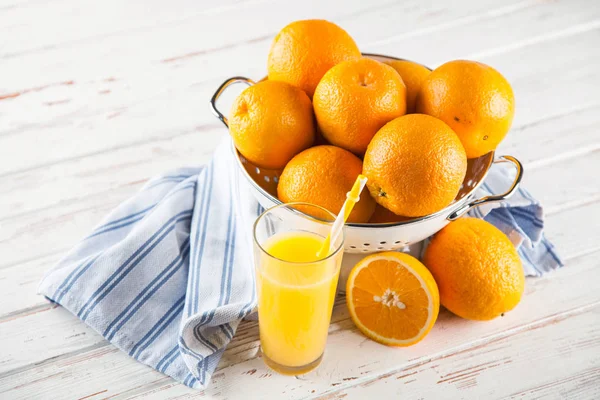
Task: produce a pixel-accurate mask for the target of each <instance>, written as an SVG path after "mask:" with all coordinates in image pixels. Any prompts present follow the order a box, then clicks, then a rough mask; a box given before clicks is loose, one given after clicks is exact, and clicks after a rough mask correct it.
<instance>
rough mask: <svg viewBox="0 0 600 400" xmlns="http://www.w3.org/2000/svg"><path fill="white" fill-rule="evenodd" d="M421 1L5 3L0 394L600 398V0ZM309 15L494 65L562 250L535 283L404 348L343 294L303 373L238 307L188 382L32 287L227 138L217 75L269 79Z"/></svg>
mask: <svg viewBox="0 0 600 400" xmlns="http://www.w3.org/2000/svg"><path fill="white" fill-rule="evenodd" d="M433 3H434V2H430V1H423V0H419V1H417V0H403V1H391V0H388V1H386V0H378V1H365V0H346V1H336V2H333V1H327V2H326V1H320V0H306V1H289V2H283V1H273V0H238V1H234V0H221V1H219V2H216V1H210V2H209V1H206V0H202V1H200V0H171V1H157V0H154V1H121V0H104V1H94V2H91V1H80V0H0V398H3V399H8V398H47V399H59V398H70V399H71V398H72V399H77V398H81V399H83V398H86V399H100V398H118V399H123V398H135V397H148V398H157V399H163V398H176V397H177V398H179V397H182V396H183V397H186V396H190V397H194V396H197V397H207V398H216V399H225V398H227V399H238V398H243V399H245V400H249V399H254V398H293V399H299V398H321V399H339V398H345V399H363V398H373V399H389V398H434V399H439V398H501V397H505V396H506V397H517V398H520V397H526V398H539V397H550V398H564V397H569V398H599V397H600V287H599V282H600V261H599V259H600V229H599V228H600V184H599V183H598V182H599V178H598V173H599V172H600V95H599V94H598V92H599V91H600V2H598V1H597V0H587V1H586V0H574V1H567V0H547V1H543V0H465V1H459V2H454V1H453V2H447V1H439V2H435V4H433ZM311 17H320V18H326V19H330V20H332V21H334V22H337V23H339V24H340V25H341V26H343V27H344V28H345V29H347V30H348V31H349V32H350V33H351V34H352V35H353V36H354V38H355V39H356V41H357V42H358V44H359V46H360V48H361V49H362V50H363V51H368V52H374V53H383V54H391V55H396V56H400V57H405V58H409V59H413V60H417V61H420V62H423V63H425V64H428V65H430V66H437V65H439V64H440V63H442V62H444V61H447V60H450V59H457V58H468V59H474V60H481V61H483V62H485V63H488V64H490V65H492V66H494V67H496V68H497V69H498V70H500V71H501V72H502V73H503V74H504V75H505V76H506V77H507V78H508V79H509V81H510V82H511V83H512V85H513V87H514V89H515V94H516V99H517V114H516V118H515V122H514V126H513V129H512V131H511V133H510V134H509V135H508V138H507V139H506V140H505V142H504V143H502V145H501V149H500V151H499V153H505V154H511V155H514V156H516V157H517V158H519V159H520V160H522V161H523V162H524V164H525V171H526V172H525V179H524V185H526V187H527V188H528V189H529V190H530V191H531V192H532V193H533V194H534V195H535V196H536V197H537V198H538V199H540V200H541V201H542V202H543V203H544V204H545V206H546V211H547V235H548V237H550V238H551V239H552V240H553V241H554V243H555V244H556V246H557V247H558V249H559V251H560V253H561V254H562V257H563V258H564V260H565V262H566V267H565V268H563V269H562V270H559V271H557V272H554V273H552V274H550V275H548V276H547V277H544V278H539V279H528V280H527V286H526V294H525V296H524V298H523V301H522V302H521V304H520V305H519V306H518V307H517V309H516V310H515V311H513V312H511V313H508V314H507V315H506V316H505V317H503V318H499V319H497V320H495V321H492V322H486V323H477V322H470V321H466V320H461V319H459V318H457V317H454V316H452V315H451V314H450V313H448V312H445V311H443V312H442V313H441V314H440V318H439V320H438V322H437V324H436V326H435V327H434V329H433V330H432V332H431V334H430V335H429V336H428V337H427V338H426V340H424V341H423V342H421V343H420V344H418V345H416V346H413V347H410V348H406V349H390V348H387V347H384V346H381V345H378V344H376V343H374V342H372V341H370V340H367V339H365V338H364V337H363V336H362V335H361V334H360V333H359V332H357V330H356V329H355V328H354V326H353V324H352V322H351V321H350V319H349V317H348V313H347V311H346V308H345V305H344V304H343V301H338V304H337V306H336V308H335V311H334V316H333V321H332V324H331V330H330V337H329V342H328V345H327V355H326V358H325V360H324V362H323V364H322V365H321V367H320V368H319V369H318V370H317V371H316V372H314V373H311V374H308V375H306V376H303V377H299V378H293V377H292V378H290V377H283V376H279V375H276V374H273V373H271V372H270V371H268V370H267V369H266V368H265V366H264V365H263V363H262V361H261V359H260V358H259V357H258V329H257V326H256V323H253V322H245V323H243V324H242V325H241V326H240V328H239V329H238V331H237V334H236V336H235V338H234V340H233V342H232V343H231V344H230V346H229V347H228V349H227V351H226V352H225V355H224V357H223V359H222V361H221V363H220V365H219V367H218V371H217V372H216V373H215V375H214V376H213V379H212V382H211V384H210V387H209V388H208V389H207V390H206V391H204V392H198V391H194V390H192V389H189V388H187V387H185V386H183V385H181V384H179V383H177V382H175V381H173V380H172V379H170V378H169V377H166V376H164V375H162V374H160V373H158V372H155V371H153V370H152V369H150V368H148V367H146V366H144V365H142V364H140V363H137V362H135V361H134V360H132V359H131V358H129V357H128V356H127V355H125V354H123V353H121V352H120V351H119V350H117V349H116V348H115V347H113V346H112V345H110V344H109V343H107V342H106V341H105V340H103V338H102V337H101V336H100V335H98V334H97V333H95V332H94V331H92V330H91V329H90V328H88V327H87V326H86V325H85V324H83V323H81V322H80V321H79V320H78V319H77V318H76V317H74V316H73V315H71V314H69V313H68V312H67V311H65V310H64V309H62V308H60V307H55V306H53V305H51V304H49V303H48V302H47V301H45V300H44V299H43V298H42V297H40V296H37V295H36V287H37V284H38V282H39V280H40V278H41V276H42V274H43V273H44V272H45V271H46V270H48V269H49V268H50V267H52V265H53V264H54V263H55V262H56V261H57V260H58V259H59V257H60V256H61V255H62V254H63V253H64V252H65V251H66V250H67V249H68V248H69V247H70V246H72V245H73V244H74V243H75V242H76V241H77V240H78V239H79V238H81V237H82V236H84V235H85V234H86V233H88V232H89V231H90V229H91V228H92V226H94V225H95V224H96V223H97V222H98V221H99V220H100V218H101V217H102V216H103V215H104V214H106V213H107V212H108V211H109V210H110V209H111V208H113V207H114V206H116V205H117V204H118V203H119V202H121V201H122V200H124V199H126V198H127V197H129V196H130V195H132V194H133V193H134V192H135V191H136V190H138V189H139V188H140V186H141V185H142V184H143V183H144V181H146V180H147V179H148V178H149V177H151V176H153V175H155V174H158V173H160V172H162V171H165V170H168V169H170V168H175V167H178V166H185V165H195V164H200V163H204V162H206V161H207V160H208V159H209V157H210V155H211V152H212V150H213V148H214V147H215V145H216V143H218V141H219V140H220V139H221V138H222V137H223V135H226V131H225V129H224V128H223V127H222V125H221V124H220V123H219V122H218V121H217V120H216V119H215V118H214V117H213V116H212V115H211V114H210V112H209V110H208V99H209V96H210V95H211V94H212V93H213V91H214V90H215V88H216V87H217V86H218V84H219V83H221V81H223V80H224V79H225V78H227V77H230V76H233V75H246V76H250V77H261V76H263V75H264V73H265V68H266V67H265V65H266V57H267V52H268V48H269V44H270V42H271V39H272V37H273V36H274V34H275V33H276V32H277V31H278V30H279V29H280V28H281V27H283V26H284V25H285V24H287V23H288V22H290V21H292V20H296V19H303V18H311Z"/></svg>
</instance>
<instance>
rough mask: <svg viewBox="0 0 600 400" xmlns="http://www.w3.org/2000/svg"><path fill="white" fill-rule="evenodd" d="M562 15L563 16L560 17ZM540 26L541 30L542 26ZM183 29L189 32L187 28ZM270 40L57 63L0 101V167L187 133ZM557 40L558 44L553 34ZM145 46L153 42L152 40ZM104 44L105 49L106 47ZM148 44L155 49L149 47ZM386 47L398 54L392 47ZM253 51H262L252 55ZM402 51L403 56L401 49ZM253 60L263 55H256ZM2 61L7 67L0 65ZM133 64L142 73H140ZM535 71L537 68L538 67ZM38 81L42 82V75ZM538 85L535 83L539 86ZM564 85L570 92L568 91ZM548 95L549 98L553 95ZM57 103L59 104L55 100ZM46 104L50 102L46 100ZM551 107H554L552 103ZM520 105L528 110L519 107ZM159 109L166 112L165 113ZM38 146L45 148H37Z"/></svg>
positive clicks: (249, 70)
mask: <svg viewBox="0 0 600 400" xmlns="http://www.w3.org/2000/svg"><path fill="white" fill-rule="evenodd" d="M544 4H545V3H537V7H536V8H535V9H536V10H537V11H536V12H537V13H538V14H540V15H544V13H545V12H546V10H545V9H544ZM569 10H573V11H572V12H578V8H573V7H572V8H569ZM242 11H243V10H242ZM242 11H240V13H241V12H242ZM412 12H415V11H412ZM421 12H422V13H424V15H429V14H428V12H427V10H425V11H421V10H420V9H418V11H417V13H416V15H414V17H415V18H416V19H417V20H418V19H419V17H421V14H420V13H421ZM566 12H569V11H566ZM579 14H581V13H579ZM579 14H577V15H579ZM515 15H518V13H516V14H509V15H506V16H505V17H506V18H505V19H504V21H505V23H506V24H507V25H510V24H511V23H513V22H512V20H511V18H516V17H515ZM360 16H361V14H360V13H358V14H356V15H355V14H352V15H350V16H349V17H348V18H355V19H356V20H359V21H361V23H362V24H365V26H369V20H368V19H366V20H365V19H364V18H361V17H360ZM367 16H368V15H367ZM412 16H413V14H411V12H407V15H405V16H404V18H410V17H412ZM501 16H503V15H501ZM583 17H586V18H587V16H586V15H585V14H582V18H583ZM371 18H373V23H372V24H371V25H374V26H376V25H378V23H377V18H376V16H372V17H371ZM551 18H553V21H555V25H556V24H560V23H561V21H563V20H565V18H564V16H561V18H559V17H558V16H554V17H551ZM566 20H569V19H568V18H566ZM342 22H344V21H342ZM517 22H518V21H517ZM388 23H391V22H388ZM487 23H489V21H487V20H483V21H479V23H478V24H477V23H476V24H474V25H470V27H471V28H470V29H471V31H470V35H471V36H473V35H475V34H476V33H479V31H480V30H481V29H484V27H485V26H486V24H487ZM394 24H395V25H397V21H394ZM535 26H536V24H533V25H532V28H531V29H534V28H535ZM557 26H558V25H557ZM545 29H546V28H544V29H543V30H542V31H540V32H545ZM586 33H587V32H586ZM586 33H582V34H581V35H579V36H582V39H581V40H579V41H578V42H581V43H579V44H578V45H577V46H575V48H574V49H573V50H571V49H570V48H566V49H564V50H562V54H563V56H564V59H563V58H561V59H559V60H556V64H558V65H557V66H556V67H557V68H561V66H562V65H564V68H567V66H566V65H565V64H570V60H571V59H573V58H577V57H578V55H576V54H571V51H573V53H575V52H576V51H578V50H581V47H585V48H589V46H592V45H594V44H595V40H596V37H595V36H593V35H591V34H589V33H588V34H587V35H586ZM439 34H440V33H439V32H432V33H431V34H430V35H429V36H428V38H429V40H430V42H429V43H430V45H429V46H424V47H419V48H420V49H421V50H420V51H421V52H422V54H423V55H424V54H427V53H432V52H431V51H427V50H428V48H429V47H430V46H431V44H434V43H435V40H436V37H437V36H436V35H439ZM444 35H451V30H450V31H449V32H444ZM190 36H191V37H193V36H194V35H190ZM151 39H152V38H147V37H143V38H132V39H131V43H138V42H137V41H136V40H150V41H152V40H151ZM163 40H164V39H163ZM269 41H270V39H265V40H264V43H263V42H257V43H255V42H252V43H250V44H245V45H240V46H239V47H235V48H231V49H226V50H224V51H223V52H217V53H216V54H212V53H211V54H207V55H205V56H202V57H200V59H199V60H197V59H196V58H195V57H194V58H192V60H191V61H189V60H186V62H185V63H183V64H182V65H181V66H178V67H177V68H174V69H169V68H167V70H165V68H166V67H164V66H163V65H162V64H160V65H157V64H155V63H151V64H150V65H147V62H148V61H147V60H146V61H145V62H144V64H143V65H140V64H139V63H140V62H141V61H139V58H136V60H137V61H136V60H132V65H131V68H132V70H131V71H128V72H127V75H124V73H123V72H121V73H120V74H118V76H116V77H115V76H113V75H117V74H116V73H110V72H106V71H107V69H106V68H107V67H106V66H104V69H103V71H104V72H103V73H102V74H100V72H97V73H95V75H94V78H91V77H90V78H80V77H78V76H75V75H65V72H64V69H61V74H62V75H61V78H58V77H56V79H54V80H52V82H51V84H52V85H51V86H50V87H48V88H47V89H44V90H42V91H37V92H30V93H27V95H23V96H19V97H17V98H14V99H12V100H11V101H4V102H3V103H5V104H3V107H6V108H5V110H6V113H7V115H10V116H11V119H10V120H9V121H8V123H6V124H5V129H2V128H1V127H0V135H2V136H0V157H3V158H6V159H8V160H10V162H9V163H7V164H6V166H5V167H4V168H0V174H7V173H11V172H16V171H20V170H23V169H28V168H32V167H34V166H46V165H50V164H52V163H55V162H59V161H60V160H64V159H65V158H67V157H68V158H73V157H76V156H78V155H85V154H90V153H94V152H98V151H108V150H109V149H114V148H117V147H120V146H124V145H130V146H131V145H134V144H136V143H139V142H143V141H145V140H152V139H157V138H161V137H164V136H171V135H174V134H181V133H182V132H189V131H191V130H193V129H194V127H197V126H205V125H207V124H214V123H215V119H214V117H213V116H212V115H211V114H210V112H209V111H208V109H206V108H204V107H199V106H198V104H199V102H201V101H206V99H208V98H210V96H211V95H212V93H213V91H214V90H215V88H216V86H217V85H218V84H219V83H220V81H221V80H222V79H224V78H225V77H227V76H232V75H239V74H240V73H244V74H249V75H250V76H255V77H258V76H261V75H263V74H264V57H266V54H267V52H268V44H269ZM122 42H123V41H119V43H113V45H114V46H117V47H118V46H125V45H127V43H130V42H129V41H127V43H122ZM557 45H561V43H560V41H558V43H557ZM399 46H403V45H402V44H399ZM148 47H151V48H154V47H152V46H148ZM257 47H260V48H257ZM538 47H540V48H542V49H543V51H545V53H544V54H547V52H548V51H549V49H548V48H547V47H548V45H547V44H544V43H542V44H540V45H538V46H536V48H538ZM399 48H402V47H399ZM463 48H464V51H468V49H469V47H468V43H465V44H464V46H463ZM110 49H111V51H112V49H113V47H111V48H110ZM365 49H369V48H368V46H367V45H365ZM95 51H97V50H95ZM153 51H158V50H156V49H155V50H153ZM539 51H542V50H539ZM550 51H552V50H550ZM527 52H528V51H527V50H526V49H522V48H521V49H518V51H516V52H513V53H527ZM129 53H131V54H130V55H129V56H133V55H134V54H136V53H135V52H134V51H132V50H131V49H129ZM393 53H394V54H398V52H397V51H394V52H393ZM580 53H583V54H586V56H585V59H584V60H582V62H583V64H589V63H593V62H595V61H596V62H597V58H598V57H597V56H595V54H594V52H580ZM260 54H262V55H263V56H259V55H260ZM398 55H403V54H398ZM519 55H521V54H516V56H519ZM406 56H407V57H408V55H406ZM516 56H515V58H512V56H511V57H506V56H504V55H503V58H508V59H512V60H514V59H520V58H516ZM64 57H65V59H71V58H73V55H72V54H70V55H64ZM77 57H78V60H79V59H81V60H85V59H86V58H85V56H84V55H81V54H79V53H77ZM113 57H114V58H120V59H122V61H123V63H124V64H126V65H128V68H129V65H130V63H128V62H126V61H127V60H124V59H123V57H126V55H123V54H118V55H112V54H111V55H105V58H106V60H110V59H113ZM413 58H414V57H413ZM579 58H581V57H579ZM239 59H244V60H248V64H247V65H245V66H244V67H243V69H242V68H240V66H239V63H238V62H237V61H238V60H239ZM416 59H417V60H419V59H421V57H416ZM94 60H95V63H94V65H86V66H80V68H79V69H77V70H76V71H87V70H88V69H93V68H100V67H101V65H97V64H99V63H98V62H96V61H97V57H96V58H95V59H94ZM258 60H263V61H261V62H258ZM486 61H490V63H491V64H492V65H496V61H495V59H490V60H486ZM32 62H33V61H32ZM78 62H81V61H78ZM100 64H101V63H100ZM538 64H539V62H538ZM34 65H36V68H38V67H39V66H38V65H37V64H34ZM535 65H536V64H535V63H528V64H524V63H520V62H514V61H513V62H512V64H511V68H508V67H507V68H506V72H507V76H508V77H509V79H511V81H514V84H515V90H516V91H517V97H518V98H519V99H520V98H521V97H524V96H526V95H527V94H526V93H523V94H522V95H520V91H519V85H520V84H523V85H524V84H526V82H522V81H521V79H520V78H523V77H524V76H525V77H530V76H531V75H532V71H531V70H530V67H533V66H535ZM499 67H501V65H500V66H499ZM5 68H10V67H9V66H5ZM113 68H114V67H113ZM155 69H156V70H155ZM199 70H202V71H203V74H202V75H199V73H198V72H197V71H199ZM500 70H501V71H503V72H505V69H504V68H500ZM140 71H147V72H145V73H140ZM513 71H514V72H513ZM0 72H1V71H0ZM10 72H11V71H10V70H9V71H7V74H10ZM537 72H538V73H539V71H537ZM73 74H75V71H73ZM552 76H553V77H555V76H556V75H555V74H552ZM159 77H160V78H159ZM111 78H115V80H110V79H111ZM154 79H161V81H168V82H169V88H170V89H169V90H168V91H165V90H164V89H159V88H164V86H157V85H153V84H149V82H154ZM598 79H600V78H598V74H597V73H593V72H592V75H591V76H590V78H589V81H588V82H587V84H586V85H585V87H584V89H585V88H588V89H587V91H588V92H589V91H590V90H591V89H589V87H593V86H594V85H595V83H596V80H598ZM578 83H579V82H578ZM45 84H49V83H48V82H46V83H45ZM40 85H41V84H40ZM541 89H542V88H539V89H538V90H541ZM577 89H578V88H577ZM107 90H108V91H110V93H109V94H106V93H105V92H106V91H107ZM555 90H557V91H559V92H560V91H561V90H565V95H567V94H568V93H576V92H577V91H576V90H575V88H573V87H572V86H569V87H568V88H565V87H556V88H555ZM571 90H575V91H574V92H571ZM535 94H536V92H534V93H533V95H535ZM552 97H553V98H555V97H557V96H552ZM90 99H94V104H95V106H94V107H93V108H90V107H88V104H89V100H90ZM202 99H204V100H202ZM65 100H69V102H68V103H66V102H64V101H65ZM526 100H527V99H524V100H523V101H524V102H523V104H529V101H526ZM56 102H63V103H60V104H56ZM538 102H539V101H538ZM47 103H50V104H51V105H50V106H48V105H47ZM581 103H582V100H581V99H573V102H572V104H575V105H577V104H581ZM563 104H564V103H561V104H560V106H561V107H562V105H563ZM556 106H558V104H556ZM555 109H559V108H558V107H555ZM23 110H40V111H39V113H36V114H35V115H36V118H35V119H34V121H35V122H34V123H33V124H32V123H31V120H32V119H31V112H28V113H26V114H24V112H23ZM519 110H520V113H522V114H523V115H528V116H529V115H530V113H529V110H526V109H525V106H521V107H520V108H519ZM525 111H528V112H527V113H525ZM541 111H544V112H546V113H547V107H546V108H544V109H542V110H539V111H538V114H536V115H540V112H541ZM165 116H168V118H167V117H165ZM518 118H519V114H518V115H517V122H518V121H519V119H518ZM40 130H42V131H43V132H44V134H43V135H39V132H40ZM2 132H3V133H2ZM16 132H19V135H16ZM124 133H126V134H124ZM28 138H31V140H32V141H33V140H35V141H36V142H37V143H38V146H36V147H33V148H32V147H31V146H29V147H27V148H23V147H24V146H26V145H27V143H31V142H30V141H29V139H28ZM8 149H10V150H12V151H9V150H8ZM14 149H19V150H23V151H19V152H17V153H19V154H21V155H22V154H26V156H25V157H23V156H20V157H15V155H14V153H15V152H14ZM41 149H44V151H42V150H41ZM5 153H6V154H5ZM66 155H68V156H66Z"/></svg>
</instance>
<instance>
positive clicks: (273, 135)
mask: <svg viewBox="0 0 600 400" xmlns="http://www.w3.org/2000/svg"><path fill="white" fill-rule="evenodd" d="M267 69H268V79H267V80H265V81H262V82H259V83H257V84H256V85H254V86H252V87H250V88H248V89H246V90H245V91H244V92H242V94H241V95H240V96H239V97H238V98H237V100H236V101H235V103H234V105H233V107H232V109H231V112H230V116H229V127H230V131H231V135H232V137H233V140H234V142H235V145H236V147H237V149H238V150H239V151H240V153H241V154H242V155H243V156H244V157H245V158H246V159H248V160H249V161H250V162H252V163H253V164H255V165H257V166H259V167H262V168H267V169H272V170H280V171H281V178H280V181H279V184H278V187H277V195H278V197H279V198H280V200H282V201H284V202H292V201H303V202H309V203H313V204H317V205H320V206H322V207H325V208H327V209H328V210H330V211H331V212H334V213H335V212H337V210H339V209H340V208H341V206H342V203H343V202H344V199H345V195H346V192H347V191H348V190H349V189H350V187H351V186H352V183H353V182H354V180H355V179H356V174H357V172H360V171H362V173H363V174H364V175H365V176H366V177H367V178H368V183H367V185H368V188H369V192H370V196H369V195H363V196H362V197H361V201H360V202H359V203H358V205H357V208H356V211H355V212H353V214H352V215H351V216H350V219H349V222H357V223H367V222H374V223H382V222H395V221H401V220H403V219H406V218H414V217H421V216H424V215H429V214H432V213H435V212H437V211H439V210H441V209H443V208H445V207H446V206H448V205H449V204H450V203H451V202H452V201H453V200H454V198H455V197H456V195H457V194H458V191H459V189H460V187H461V184H462V181H463V179H464V177H465V174H466V169H467V158H476V157H480V156H482V155H484V154H486V153H488V152H490V151H493V150H494V149H495V148H496V146H498V144H499V143H500V141H501V140H502V139H503V138H504V136H505V135H506V133H507V132H508V130H509V128H510V125H511V122H512V118H513V113H514V96H513V92H512V89H511V87H510V85H509V84H508V82H507V81H506V79H504V77H503V76H502V75H500V73H498V72H497V71H496V70H494V69H493V68H491V67H489V66H487V65H484V64H481V63H478V62H474V61H450V62H448V63H446V64H444V65H442V66H440V67H438V68H437V69H435V70H433V71H430V70H429V69H428V68H426V67H424V66H422V65H420V64H417V63H414V62H411V61H404V60H393V61H388V62H380V61H377V60H375V59H372V58H368V57H363V56H361V53H360V51H359V49H358V47H357V45H356V43H355V42H354V40H353V39H352V37H351V36H350V35H349V34H348V33H347V32H346V31H344V30H343V29H342V28H340V27H339V26H337V25H335V24H333V23H331V22H328V21H324V20H305V21H296V22H293V23H291V24H289V25H287V26H286V27H285V28H283V29H282V30H281V31H280V32H279V33H278V34H277V36H276V37H275V39H274V41H273V44H272V46H271V50H270V53H269V57H268V62H267ZM319 138H322V139H324V140H318V139H319ZM316 142H325V143H327V144H325V145H317V146H315V143H316Z"/></svg>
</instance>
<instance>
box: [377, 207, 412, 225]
mask: <svg viewBox="0 0 600 400" xmlns="http://www.w3.org/2000/svg"><path fill="white" fill-rule="evenodd" d="M410 219H412V218H409V217H404V216H402V215H396V214H394V213H393V212H391V211H390V210H388V209H387V208H385V207H382V206H380V205H379V204H377V206H376V207H375V212H374V213H373V215H372V216H371V219H370V220H369V223H372V224H385V223H390V222H403V221H408V220H410Z"/></svg>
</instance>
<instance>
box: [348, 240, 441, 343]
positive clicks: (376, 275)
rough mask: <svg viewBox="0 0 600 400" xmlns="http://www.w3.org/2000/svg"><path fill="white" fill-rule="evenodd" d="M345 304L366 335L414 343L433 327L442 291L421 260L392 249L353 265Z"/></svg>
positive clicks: (382, 340)
mask: <svg viewBox="0 0 600 400" xmlns="http://www.w3.org/2000/svg"><path fill="white" fill-rule="evenodd" d="M346 304H347V305H348V310H349V311H350V316H351V317H352V320H353V321H354V323H355V324H356V326H357V327H358V329H360V331H361V332H362V333H363V334H364V335H365V336H367V337H369V338H371V339H373V340H375V341H376V342H379V343H382V344H385V345H388V346H410V345H412V344H415V343H417V342H419V341H421V340H422V339H423V338H424V337H425V336H426V335H427V334H428V333H429V331H430V330H431V328H432V327H433V324H434V323H435V321H436V319H437V316H438V313H439V310H440V294H439V291H438V287H437V284H436V283H435V280H434V279H433V276H432V275H431V273H430V272H429V270H428V269H427V268H426V267H425V266H424V265H423V264H422V263H421V262H420V261H419V260H417V259H416V258H414V257H412V256H410V255H408V254H404V253H398V252H393V251H388V252H383V253H377V254H373V255H370V256H368V257H365V258H364V259H362V260H361V261H360V262H359V263H358V264H356V265H355V266H354V268H353V269H352V271H351V272H350V276H349V277H348V282H347V283H346Z"/></svg>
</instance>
